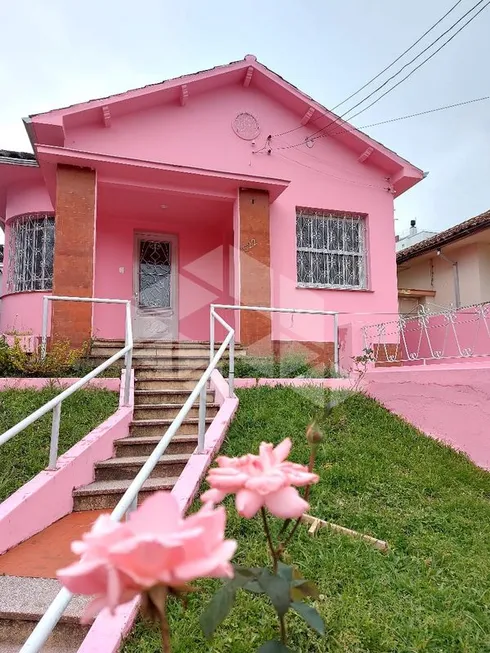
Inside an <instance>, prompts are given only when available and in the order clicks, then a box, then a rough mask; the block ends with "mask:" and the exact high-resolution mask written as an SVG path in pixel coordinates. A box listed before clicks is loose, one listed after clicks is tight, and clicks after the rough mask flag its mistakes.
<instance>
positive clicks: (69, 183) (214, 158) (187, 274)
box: [0, 55, 423, 355]
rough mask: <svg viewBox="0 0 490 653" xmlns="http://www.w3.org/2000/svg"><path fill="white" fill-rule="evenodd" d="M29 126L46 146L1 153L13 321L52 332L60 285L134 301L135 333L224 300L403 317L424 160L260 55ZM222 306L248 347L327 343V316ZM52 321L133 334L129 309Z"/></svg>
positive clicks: (0, 325)
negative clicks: (402, 200) (406, 213)
mask: <svg viewBox="0 0 490 653" xmlns="http://www.w3.org/2000/svg"><path fill="white" fill-rule="evenodd" d="M25 126H26V129H27V131H28V134H29V137H30V139H31V142H32V146H33V148H34V152H35V154H34V155H24V154H22V153H12V152H10V153H9V152H7V153H5V152H3V153H2V154H0V221H1V222H2V223H3V226H4V229H5V260H4V279H3V289H2V292H3V295H2V302H1V308H0V333H7V332H9V331H11V330H12V329H16V330H22V331H29V332H31V333H32V334H33V335H39V333H40V330H41V313H42V307H41V304H42V296H43V295H45V294H47V293H50V292H53V293H54V294H56V295H68V296H87V297H101V298H119V299H131V300H133V320H134V329H135V334H136V337H137V338H139V339H170V340H200V341H205V340H208V339H209V305H210V304H211V303H225V304H243V305H262V306H276V307H286V308H290V307H292V308H308V309H318V310H328V311H338V312H339V313H340V314H341V315H340V324H341V326H342V325H343V326H344V327H346V328H347V327H349V325H352V324H354V323H357V322H359V320H360V319H362V321H366V320H367V321H369V320H373V322H379V321H380V318H379V314H380V313H390V312H391V313H397V310H398V308H397V307H398V300H397V278H396V262H395V235H394V220H393V201H394V198H395V197H397V196H399V195H400V194H401V193H403V192H405V191H406V190H408V189H409V188H411V187H412V186H413V185H414V184H416V183H417V182H418V181H420V180H421V179H422V178H423V172H422V171H421V170H420V169H418V168H416V167H414V166H412V165H411V164H410V163H409V162H408V161H406V160H404V159H402V158H401V157H400V156H398V155H397V154H395V153H394V152H392V151H391V150H389V149H387V148H386V147H385V146H383V145H381V144H380V143H378V142H377V141H374V140H373V139H371V138H369V137H368V136H366V135H365V134H363V133H362V132H360V131H358V130H356V129H354V128H352V127H351V126H349V125H348V124H347V123H345V122H343V121H342V120H340V119H338V118H337V117H336V116H335V115H334V114H332V113H331V112H329V111H328V110H327V109H325V108H324V107H323V106H321V105H319V104H318V103H317V102H315V101H314V100H312V99H311V98H310V97H308V96H307V95H305V94H304V93H302V92H301V91H299V90H298V89H297V88H296V87H294V86H292V85H291V84H289V83H288V82H286V81H285V80H284V79H282V78H281V77H280V76H279V75H277V74H276V73H274V72H272V71H271V70H269V69H268V68H266V67H265V66H264V65H263V64H261V63H259V62H258V61H257V60H256V58H255V57H254V56H252V55H247V56H246V57H245V59H244V60H242V61H237V62H234V63H231V64H228V65H225V66H218V67H216V68H214V69H212V70H207V71H203V72H199V73H196V74H192V75H186V76H183V77H180V78H177V79H173V80H169V81H165V82H161V83H157V84H154V85H152V86H148V87H144V88H140V89H136V90H131V91H126V92H124V93H121V94H119V95H114V96H111V97H108V98H104V99H100V100H91V101H89V102H84V103H81V104H76V105H74V106H71V107H66V108H64V109H56V110H53V111H49V112H47V113H43V114H37V115H34V116H31V117H30V118H26V119H25ZM223 314H224V315H225V317H226V318H227V319H228V320H230V321H231V322H232V323H234V324H235V327H236V329H237V336H238V340H239V341H241V342H242V344H244V345H245V346H248V345H252V344H254V343H255V344H257V343H259V344H260V348H261V350H264V349H268V348H270V347H271V346H274V348H275V349H276V351H277V347H279V348H281V347H282V345H284V346H285V348H287V347H288V346H289V343H291V342H294V343H297V342H303V343H307V345H308V346H313V347H315V346H316V345H318V346H319V347H320V348H323V349H322V350H323V351H324V352H327V353H326V355H330V354H331V349H330V350H329V346H331V345H329V343H332V340H333V337H332V322H331V320H330V319H329V318H324V317H322V318H320V317H312V316H306V315H296V316H294V317H292V316H291V315H282V314H281V315H278V314H276V315H274V316H273V318H272V319H270V316H269V315H268V314H265V313H252V312H246V311H243V312H242V313H241V315H240V319H238V317H237V315H236V314H235V313H234V312H233V311H231V310H230V311H228V312H227V311H223ZM356 316H361V317H360V318H358V317H356ZM51 318H52V319H51V324H52V336H53V337H55V338H56V337H58V338H61V337H67V338H70V339H71V341H72V342H73V343H74V344H77V343H80V342H82V341H84V340H87V339H88V338H89V337H91V336H93V337H95V338H98V339H120V338H122V337H123V335H124V334H123V331H124V314H123V310H122V308H121V307H120V306H117V305H96V306H95V307H92V305H91V304H83V305H82V304H75V303H65V302H63V303H62V302H58V303H57V304H56V305H55V306H54V309H53V314H52V316H51ZM220 335H222V334H220V333H218V334H217V336H218V338H219V337H220ZM328 350H329V351H330V354H328Z"/></svg>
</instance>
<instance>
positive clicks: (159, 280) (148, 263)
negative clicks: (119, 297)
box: [139, 240, 171, 308]
mask: <svg viewBox="0 0 490 653" xmlns="http://www.w3.org/2000/svg"><path fill="white" fill-rule="evenodd" d="M170 272H171V249H170V243H164V242H161V241H153V240H141V241H140V246H139V306H140V308H171V297H170V294H171V289H170V282H171V275H170Z"/></svg>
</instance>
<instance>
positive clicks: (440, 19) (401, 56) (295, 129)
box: [271, 0, 483, 137]
mask: <svg viewBox="0 0 490 653" xmlns="http://www.w3.org/2000/svg"><path fill="white" fill-rule="evenodd" d="M462 1H463V0H458V2H456V3H455V4H454V5H453V6H452V7H451V8H450V9H449V10H448V11H447V12H446V13H445V14H444V16H442V17H441V18H439V20H438V21H437V22H435V23H434V24H433V25H432V26H431V27H429V29H428V30H426V31H425V32H424V33H423V34H422V36H421V37H420V38H418V39H417V40H416V41H415V42H414V43H412V45H411V46H410V47H409V48H407V49H406V50H405V51H404V52H402V53H401V54H400V55H399V56H398V57H397V58H396V59H394V60H393V61H392V62H391V63H390V64H389V65H388V66H386V68H383V70H382V71H381V72H379V73H378V74H377V75H375V76H374V77H372V78H371V79H370V80H369V81H368V82H366V83H365V84H364V86H361V87H360V88H358V89H357V91H354V93H352V94H351V95H349V97H346V98H345V100H342V102H339V104H336V105H335V106H334V107H333V108H332V109H331V110H332V111H335V109H337V108H338V107H340V106H342V105H343V104H345V103H346V102H348V101H349V100H350V99H351V98H353V97H354V96H356V95H358V94H359V93H360V92H361V91H363V90H364V89H365V88H366V87H367V86H369V85H370V84H372V82H374V81H375V80H376V79H378V78H379V77H381V75H383V74H384V73H385V72H386V71H387V70H389V69H390V68H391V67H392V66H394V65H395V64H396V63H398V61H400V59H402V58H403V57H404V56H405V55H406V54H408V53H409V52H410V50H413V48H414V47H415V46H416V45H418V44H419V43H420V41H422V40H423V39H424V38H425V37H426V36H427V34H430V32H432V30H433V29H435V28H436V27H437V26H438V25H439V24H440V23H442V21H443V20H444V19H445V18H447V16H449V14H450V13H451V12H453V11H454V10H455V9H456V7H457V6H458V5H459V4H461V2H462ZM482 1H483V0H482ZM453 27H454V25H453ZM322 117H323V116H320V117H319V118H316V119H315V120H313V121H312V122H317V121H318V120H321V118H322ZM302 127H303V125H298V126H297V127H293V128H292V129H288V130H287V131H284V132H280V133H279V134H271V136H273V137H274V136H285V135H286V134H291V133H292V132H294V131H297V130H298V129H301V128H302Z"/></svg>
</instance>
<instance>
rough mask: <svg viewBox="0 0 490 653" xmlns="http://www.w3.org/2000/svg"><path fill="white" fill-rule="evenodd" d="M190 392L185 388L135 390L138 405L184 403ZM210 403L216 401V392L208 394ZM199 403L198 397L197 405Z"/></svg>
mask: <svg viewBox="0 0 490 653" xmlns="http://www.w3.org/2000/svg"><path fill="white" fill-rule="evenodd" d="M189 394H190V393H189V392H186V391H185V390H154V391H151V390H135V391H134V403H135V405H136V406H140V405H141V404H181V405H182V404H183V403H185V402H186V401H187V399H188V398H189ZM206 401H207V402H208V403H213V402H214V392H208V393H207V394H206ZM198 404H199V399H196V402H195V405H198Z"/></svg>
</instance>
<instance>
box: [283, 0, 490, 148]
mask: <svg viewBox="0 0 490 653" xmlns="http://www.w3.org/2000/svg"><path fill="white" fill-rule="evenodd" d="M482 2H484V0H479V2H477V3H476V4H475V5H473V7H472V8H471V9H469V10H468V11H467V12H466V13H465V14H464V15H463V16H462V17H461V18H459V19H458V20H457V21H456V22H455V23H453V25H452V26H451V27H450V28H449V29H448V30H446V31H445V32H444V33H443V34H442V35H441V36H440V37H438V38H437V39H436V40H435V41H433V42H432V43H431V44H430V45H429V46H428V47H427V48H425V49H424V50H423V51H422V52H421V53H420V54H419V55H417V57H415V58H414V59H412V60H411V61H410V62H409V63H408V64H405V65H404V66H403V67H402V68H400V70H399V71H398V72H397V73H395V74H394V75H392V76H391V77H390V78H389V79H388V80H387V81H386V82H384V83H383V84H382V85H381V86H379V87H378V88H377V89H376V90H375V91H373V92H372V93H370V94H369V95H368V96H366V97H365V98H364V99H363V100H361V101H360V102H358V103H357V104H355V105H354V106H353V107H351V108H350V109H348V110H347V111H346V112H344V113H343V114H342V115H340V116H337V117H336V118H335V119H334V120H332V121H331V122H330V123H329V124H328V125H325V126H324V127H322V128H321V129H318V130H317V131H316V132H313V134H310V136H308V138H307V139H306V140H308V141H314V140H316V138H319V136H318V134H321V132H324V131H325V130H328V129H329V128H330V127H331V126H332V125H334V124H336V123H338V122H339V120H342V118H344V116H346V115H347V114H348V113H350V112H351V111H352V110H353V109H355V108H356V107H358V106H359V105H360V104H363V102H365V101H366V100H367V99H369V98H370V97H371V96H372V95H374V94H375V93H377V92H378V91H379V90H380V89H381V88H383V86H385V85H386V84H387V83H388V82H389V81H390V80H391V79H393V78H394V77H396V76H397V75H398V74H399V73H400V72H401V71H402V70H404V69H405V68H406V67H407V66H408V65H410V63H413V62H414V61H415V59H417V58H418V57H419V56H420V55H421V54H423V53H424V52H426V51H427V50H428V49H429V48H431V47H432V46H433V45H434V44H435V43H436V42H437V41H439V40H440V39H441V37H442V36H444V35H446V34H447V33H448V32H449V31H451V30H452V29H453V28H454V27H455V26H456V25H457V24H458V23H460V22H461V20H462V19H463V18H465V17H466V16H467V15H468V14H469V13H471V12H472V11H474V9H476V7H478V6H479V5H481V3H482ZM489 4H490V0H488V1H487V3H486V4H485V5H484V6H483V7H482V8H481V9H480V10H479V11H478V12H477V13H476V14H474V15H473V16H471V18H469V19H468V20H467V21H466V23H464V24H463V25H462V26H461V27H460V28H459V29H458V30H457V31H456V32H455V33H454V34H453V35H452V36H450V37H449V38H448V39H447V40H446V41H444V43H443V44H442V45H441V46H439V48H437V50H435V51H434V52H433V53H432V54H430V55H429V56H428V57H426V58H425V59H424V60H423V61H422V62H421V63H420V64H419V65H418V66H416V67H415V68H414V69H413V70H411V71H410V72H409V73H408V75H406V76H405V77H403V78H402V79H401V80H400V81H398V82H397V83H396V84H394V85H393V86H392V87H390V88H389V89H388V90H387V91H385V93H383V94H382V95H381V96H380V97H379V98H377V99H376V100H374V101H373V102H371V103H370V104H369V105H368V106H367V107H365V108H364V109H361V111H358V112H357V113H356V114H354V115H353V116H350V117H349V120H352V119H353V118H355V117H356V116H358V115H360V114H361V113H364V111H367V110H368V109H369V108H371V107H372V106H373V105H374V104H376V103H377V102H379V100H381V99H382V98H383V97H385V96H386V95H388V93H391V91H393V90H394V89H395V88H397V87H398V86H400V84H402V83H403V82H404V81H405V80H407V79H408V78H409V77H411V76H412V75H413V73H414V72H416V71H417V70H418V69H419V68H421V67H422V66H423V65H424V64H426V63H427V62H428V61H429V60H430V59H432V57H434V56H435V55H436V54H437V53H438V52H440V51H441V50H442V49H443V48H444V47H445V46H446V45H447V44H448V43H449V42H450V41H452V40H453V39H454V38H455V37H456V36H457V35H458V34H459V33H460V32H461V31H462V30H463V29H464V28H465V27H467V26H468V25H469V24H470V23H471V22H472V21H473V20H474V19H475V18H476V17H477V16H478V15H479V14H481V12H482V11H484V9H486V8H487V7H488V5H489ZM327 134H328V132H326V133H325V134H324V135H327ZM320 137H321V136H320ZM304 142H305V141H302V142H301V143H296V144H294V145H292V146H291V147H299V146H300V145H303V144H304Z"/></svg>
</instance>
